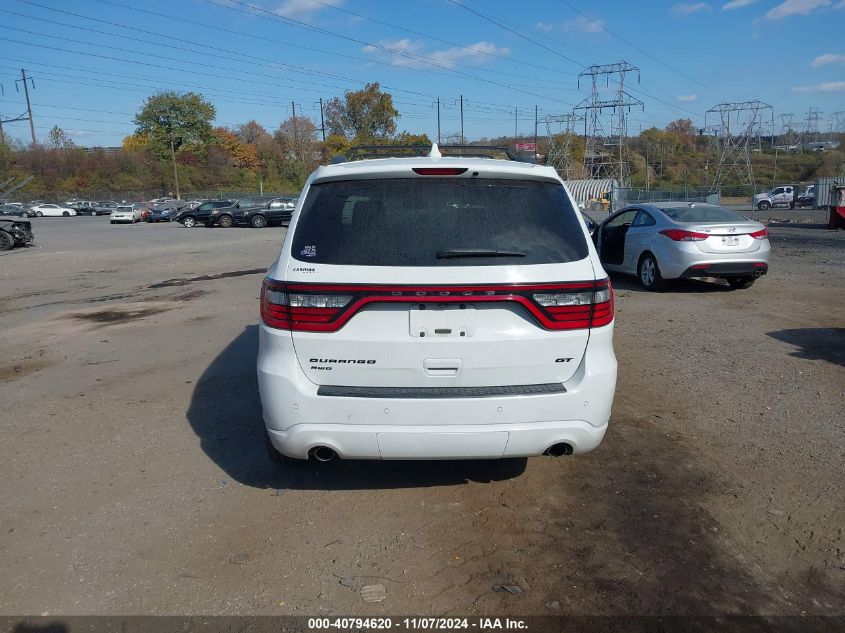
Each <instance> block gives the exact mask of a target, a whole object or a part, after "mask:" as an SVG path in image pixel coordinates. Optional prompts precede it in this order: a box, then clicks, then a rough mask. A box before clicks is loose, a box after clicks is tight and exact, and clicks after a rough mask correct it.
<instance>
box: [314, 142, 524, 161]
mask: <svg viewBox="0 0 845 633" xmlns="http://www.w3.org/2000/svg"><path fill="white" fill-rule="evenodd" d="M438 148H439V150H440V152H441V153H442V154H443V155H444V156H460V157H466V158H494V157H495V156H496V155H497V154H498V155H502V154H504V156H505V157H506V158H507V160H519V157H517V156H514V155H513V154H512V153H511V150H510V148H508V147H505V146H502V145H438ZM430 151H431V146H429V145H356V146H354V147H350V148H349V150H348V151H347V152H346V155H345V156H344V155H337V156H334V157H333V158H332V160H331V162H332V164H337V163H344V162H346V161H347V160H363V159H366V158H394V157H399V156H428V155H429V152H430Z"/></svg>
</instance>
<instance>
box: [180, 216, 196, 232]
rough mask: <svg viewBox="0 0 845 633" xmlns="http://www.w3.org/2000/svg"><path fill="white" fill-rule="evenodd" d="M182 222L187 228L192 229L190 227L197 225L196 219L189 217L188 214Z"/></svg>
mask: <svg viewBox="0 0 845 633" xmlns="http://www.w3.org/2000/svg"><path fill="white" fill-rule="evenodd" d="M182 222H183V224H184V225H185V226H186V227H187V228H189V229H192V228H194V227H195V226H196V225H197V221H196V220H195V219H194V218H192V217H190V216H188V217H187V218H185V219H184V220H183V221H182Z"/></svg>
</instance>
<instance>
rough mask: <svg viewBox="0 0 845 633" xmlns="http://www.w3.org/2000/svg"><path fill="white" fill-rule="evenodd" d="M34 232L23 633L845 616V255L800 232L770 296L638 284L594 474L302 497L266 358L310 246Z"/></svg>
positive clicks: (16, 535) (440, 477)
mask: <svg viewBox="0 0 845 633" xmlns="http://www.w3.org/2000/svg"><path fill="white" fill-rule="evenodd" d="M33 224H34V229H35V234H36V246H35V247H32V248H28V249H15V250H14V251H11V252H8V253H5V254H2V255H0V318H2V324H3V329H2V337H0V434H1V435H0V437H2V441H3V449H2V452H3V458H2V459H0V508H2V513H0V568H2V569H3V574H2V575H0V613H4V614H50V615H55V614H91V613H98V614H99V613H104V614H142V613H154V614H210V613H225V614H252V613H262V614H279V615H281V614H327V613H336V614H337V613H340V614H363V613H366V614H372V615H378V614H414V613H416V614H501V615H504V614H512V615H529V614H575V615H581V614H698V615H707V614H724V613H730V614H752V613H762V614H803V613H806V614H828V615H829V614H842V613H844V612H845V607H843V605H845V590H843V588H845V541H844V540H843V526H845V494H843V485H844V484H845V472H843V470H845V467H844V466H843V464H845V459H843V458H844V457H845V318H843V314H845V276H844V275H843V270H845V267H843V265H845V234H843V233H838V234H837V233H831V232H828V231H825V230H823V229H818V228H801V227H797V226H787V227H778V228H774V229H773V249H774V251H773V258H772V262H771V272H770V274H769V275H768V276H767V277H764V278H763V279H762V280H760V281H759V282H758V283H757V284H756V285H755V286H754V287H753V288H751V289H750V290H745V291H735V292H732V291H729V290H728V289H727V286H724V285H721V284H719V283H708V282H685V283H683V284H679V285H676V286H674V287H672V289H671V290H670V291H668V292H665V293H660V294H649V293H644V292H641V291H640V290H639V289H638V287H637V286H636V285H635V283H634V282H633V280H629V279H626V278H623V277H619V278H615V279H614V284H615V287H616V290H617V330H616V352H617V356H618V358H619V363H620V380H619V385H618V389H617V393H616V401H615V406H614V415H613V419H612V422H611V428H610V430H609V432H608V435H607V437H606V439H605V441H604V443H603V444H602V445H601V446H600V447H599V449H597V450H596V451H594V452H593V453H590V454H588V455H584V456H581V457H576V458H561V459H552V458H536V459H530V460H516V461H506V462H481V463H476V462H469V463H446V464H443V463H434V464H432V463H415V462H412V463H393V462H390V463H374V462H372V463H366V462H364V463H356V462H340V463H330V464H321V465H319V466H317V465H309V466H307V467H304V468H298V469H295V470H292V471H281V470H277V469H275V468H274V467H273V466H272V465H271V464H270V462H269V461H268V460H267V459H266V457H265V454H264V448H263V445H262V436H261V419H260V411H259V404H258V395H257V388H256V382H255V376H254V358H255V351H256V338H257V335H256V321H257V311H258V295H259V289H260V282H261V278H262V273H263V271H264V269H266V268H267V266H269V265H270V263H271V261H272V260H273V259H274V258H275V257H276V255H277V253H278V249H279V247H280V244H281V239H282V235H283V233H284V229H264V230H260V231H259V230H251V229H230V230H224V229H205V228H198V229H190V230H189V229H185V228H183V227H181V226H179V225H173V224H164V225H143V224H141V225H134V226H110V225H109V223H108V219H107V218H105V217H100V218H88V217H80V218H68V219H62V218H57V219H46V218H45V219H38V220H35V221H34V222H33ZM502 579H504V580H505V581H506V582H507V583H510V584H514V585H516V586H518V587H520V589H521V590H522V591H521V592H520V593H516V594H510V593H508V592H494V591H493V590H492V585H493V584H494V583H496V582H500V581H501V580H502ZM373 584H381V585H384V587H385V589H386V595H387V597H386V599H385V600H384V601H382V602H379V603H372V604H370V603H366V602H364V601H363V599H362V597H361V589H362V587H364V586H366V585H373Z"/></svg>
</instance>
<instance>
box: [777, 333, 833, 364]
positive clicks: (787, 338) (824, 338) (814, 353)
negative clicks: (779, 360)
mask: <svg viewBox="0 0 845 633" xmlns="http://www.w3.org/2000/svg"><path fill="white" fill-rule="evenodd" d="M768 334H769V336H771V337H772V338H773V339H776V340H778V341H783V342H784V343H789V344H790V345H794V346H795V347H797V348H798V349H797V350H795V351H794V352H792V354H791V356H795V357H796V358H803V359H806V360H825V361H827V362H829V363H833V364H835V365H841V366H845V328H841V327H839V328H836V327H830V328H820V327H808V328H797V329H794V330H778V331H777V332H769V333H768Z"/></svg>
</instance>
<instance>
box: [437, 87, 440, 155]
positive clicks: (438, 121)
mask: <svg viewBox="0 0 845 633" xmlns="http://www.w3.org/2000/svg"><path fill="white" fill-rule="evenodd" d="M437 144H438V145H440V97H437Z"/></svg>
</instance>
